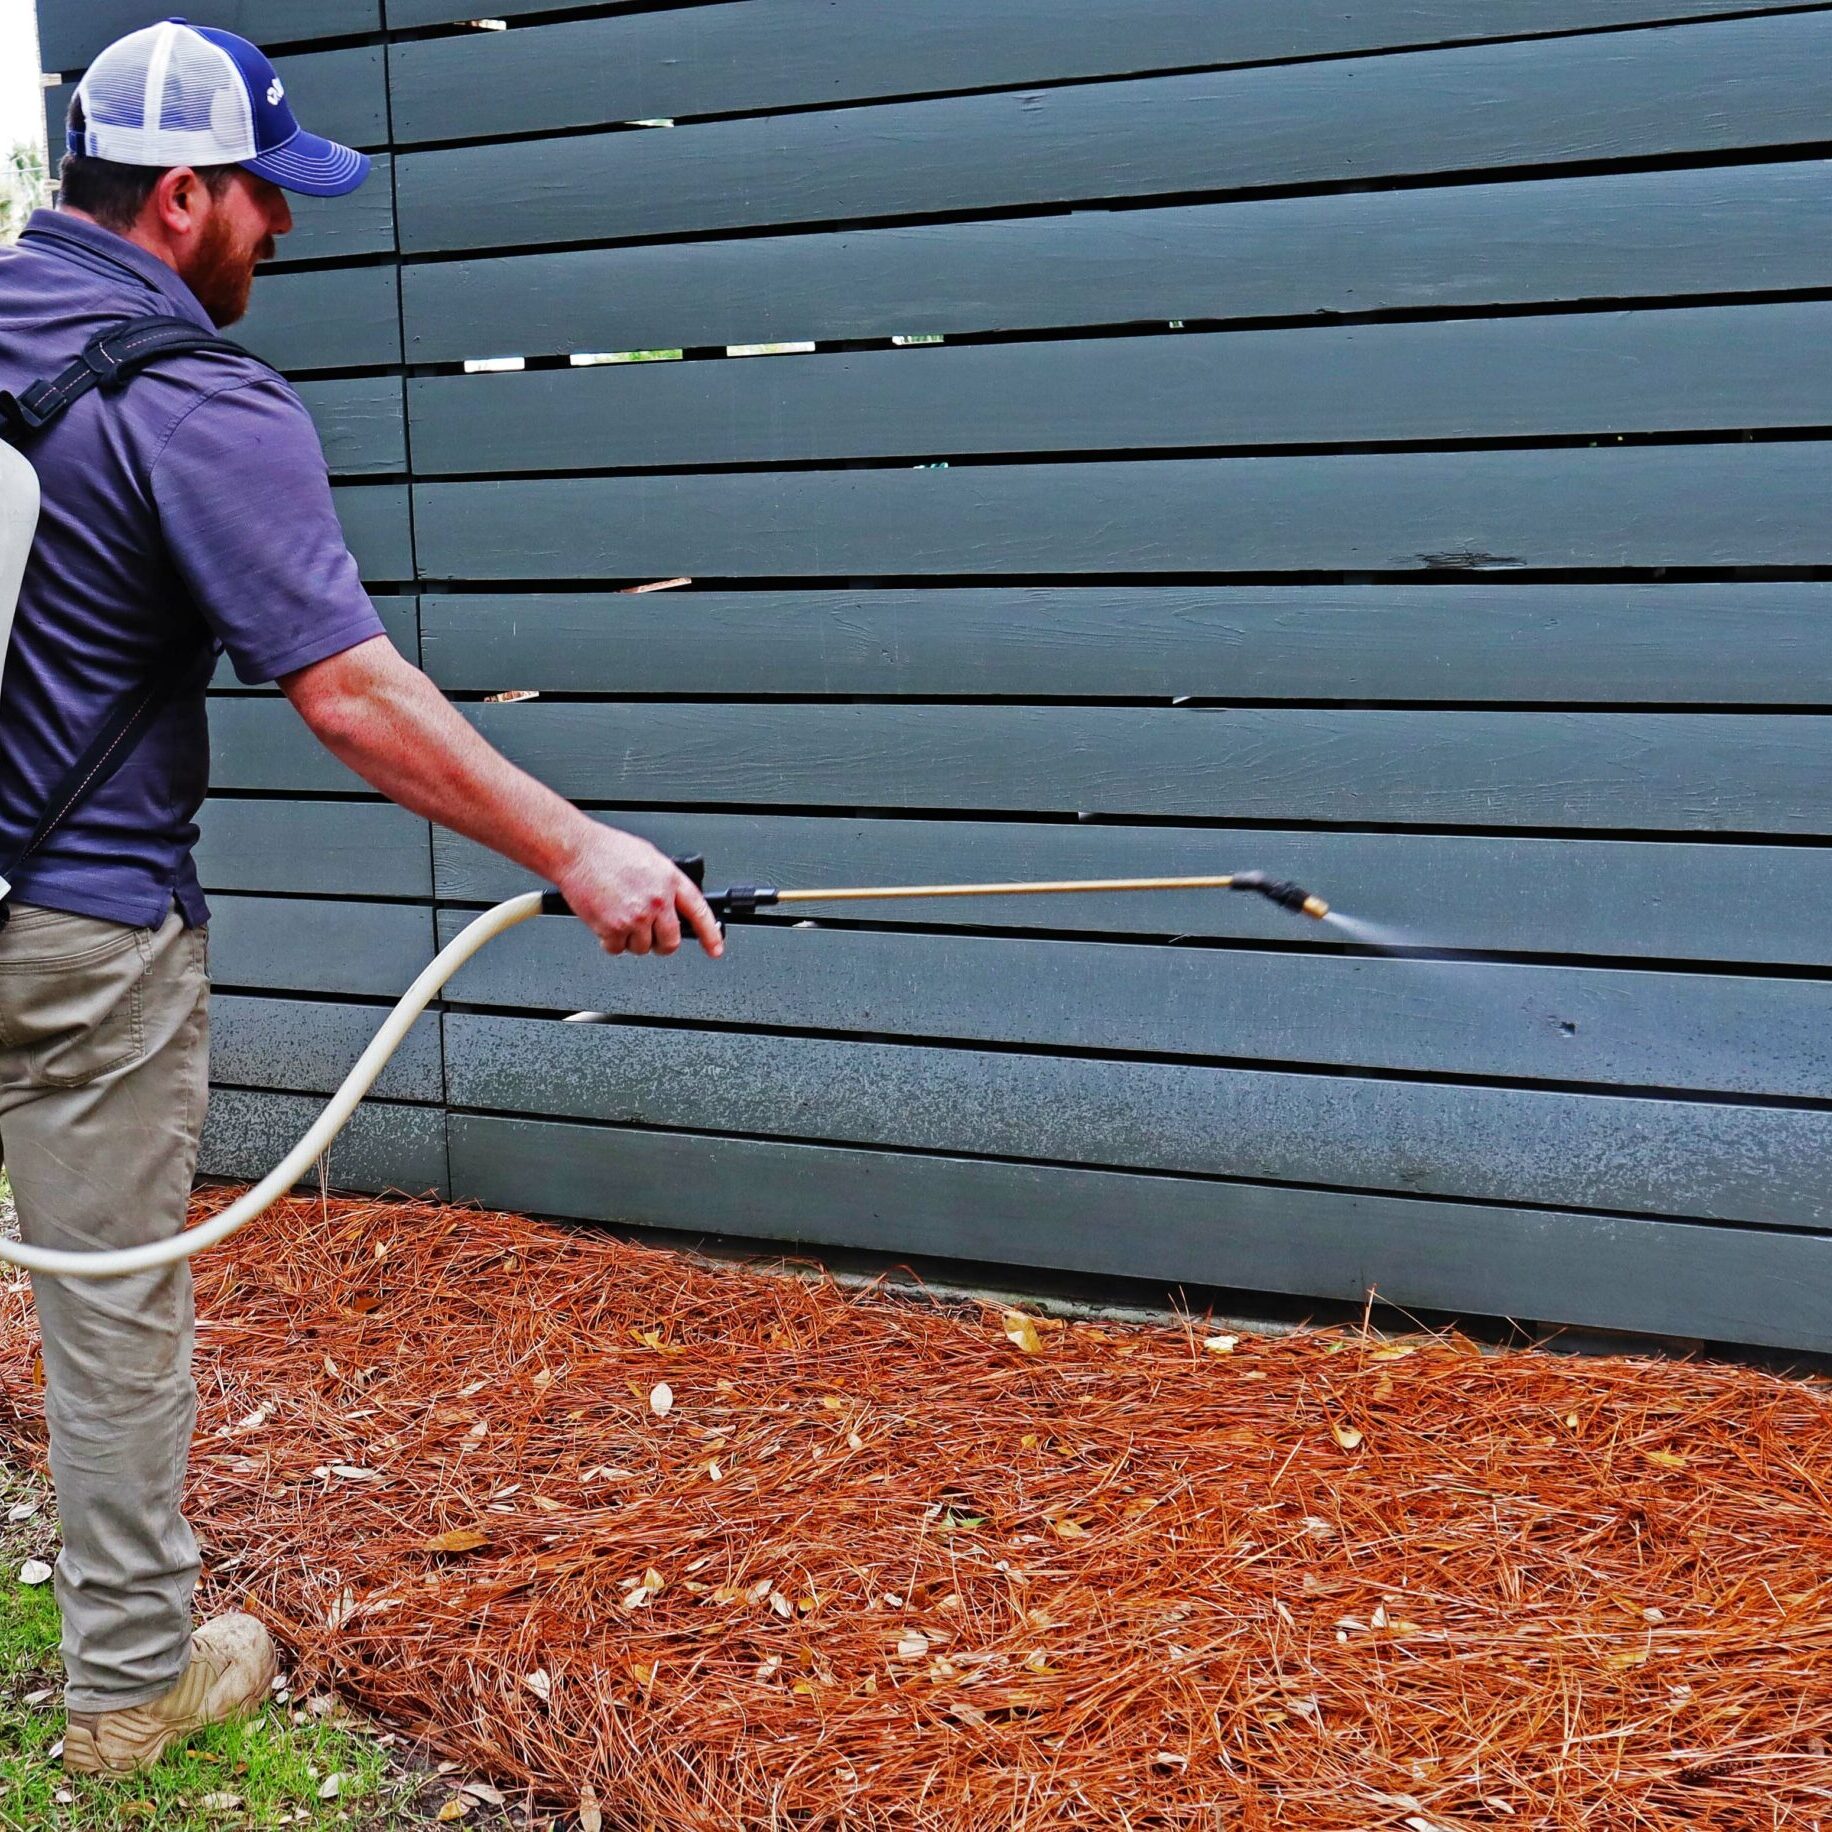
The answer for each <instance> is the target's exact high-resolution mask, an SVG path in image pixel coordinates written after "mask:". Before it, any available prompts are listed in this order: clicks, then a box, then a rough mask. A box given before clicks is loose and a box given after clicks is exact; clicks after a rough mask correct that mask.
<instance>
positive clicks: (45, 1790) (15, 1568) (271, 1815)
mask: <svg viewBox="0 0 1832 1832" xmlns="http://www.w3.org/2000/svg"><path fill="white" fill-rule="evenodd" d="M21 1502H32V1503H36V1504H37V1505H38V1509H39V1512H38V1513H37V1514H36V1515H34V1516H33V1518H32V1519H30V1520H28V1521H23V1522H17V1523H9V1522H7V1520H6V1511H7V1510H8V1509H9V1508H11V1507H12V1506H13V1505H14V1504H15V1503H21ZM55 1552H56V1529H55V1526H54V1524H53V1522H52V1519H51V1507H50V1498H49V1496H48V1494H47V1493H46V1492H45V1491H44V1490H43V1488H42V1487H41V1486H40V1485H37V1484H35V1483H33V1482H31V1481H30V1480H29V1479H27V1478H25V1477H22V1476H21V1475H20V1474H18V1472H16V1471H13V1470H9V1469H6V1468H5V1467H4V1466H0V1828H3V1829H4V1832H140V1829H141V1828H146V1827H157V1828H159V1832H239V1829H240V1828H242V1827H268V1826H303V1827H326V1828H330V1827H337V1828H340V1832H396V1828H407V1827H425V1826H427V1825H428V1824H429V1823H430V1822H433V1821H434V1820H435V1816H436V1814H437V1812H438V1809H439V1807H440V1806H441V1804H443V1802H444V1801H446V1800H447V1799H449V1798H451V1793H450V1788H451V1786H452V1783H453V1782H456V1781H457V1780H458V1779H459V1777H456V1776H454V1777H452V1780H451V1781H450V1782H447V1781H436V1780H434V1779H433V1778H432V1777H430V1776H428V1775H427V1774H426V1773H425V1772H424V1771H423V1770H421V1769H416V1768H413V1767H410V1766H409V1765H408V1764H407V1763H405V1762H403V1761H402V1760H401V1759H400V1758H399V1757H398V1755H397V1754H396V1753H395V1752H394V1751H393V1750H391V1749H389V1748H386V1747H384V1746H383V1744H382V1743H381V1742H379V1741H378V1740H377V1736H376V1733H375V1732H374V1731H372V1730H371V1729H370V1728H368V1727H367V1726H365V1725H363V1724H361V1723H360V1722H357V1721H355V1720H351V1719H349V1718H347V1717H346V1716H345V1715H344V1714H343V1713H342V1712H341V1711H340V1710H337V1709H336V1708H334V1707H332V1705H331V1701H330V1700H328V1699H326V1698H323V1697H320V1698H319V1699H317V1700H316V1701H305V1702H303V1703H302V1702H300V1701H296V1700H286V1699H280V1698H276V1699H275V1700H273V1701H272V1702H270V1703H269V1704H268V1706H267V1707H266V1709H265V1710H264V1711H263V1712H262V1713H261V1714H260V1716H259V1717H257V1718H254V1719H252V1720H250V1721H249V1722H247V1723H245V1724H238V1725H221V1726H218V1727H216V1728H214V1729H211V1730H207V1731H203V1732H201V1733H199V1735H197V1736H196V1737H194V1738H193V1739H191V1741H190V1742H189V1743H188V1744H187V1745H185V1746H184V1747H183V1748H182V1749H174V1750H172V1751H169V1752H168V1753H167V1755H166V1757H165V1758H164V1760H163V1761H161V1762H160V1763H158V1764H157V1766H155V1767H154V1768H152V1769H149V1770H148V1771H146V1772H145V1773H144V1774H140V1775H134V1776H129V1777H124V1778H122V1779H120V1780H107V1781H94V1780H87V1779H83V1778H81V1777H77V1776H66V1775H65V1774H64V1772H63V1766H62V1764H61V1763H60V1762H59V1761H58V1759H57V1757H56V1756H55V1755H54V1754H53V1753H52V1752H53V1751H54V1750H55V1749H56V1748H57V1745H58V1740H59V1738H61V1737H62V1735H63V1710H62V1705H61V1696H62V1683H63V1672H62V1668H61V1666H60V1664H59V1661H58V1655H57V1641H58V1614H57V1602H56V1599H55V1597H54V1596H53V1595H52V1590H51V1586H50V1585H49V1584H41V1585H26V1584H22V1583H21V1582H20V1581H19V1570H20V1567H21V1565H22V1564H23V1563H24V1562H25V1560H26V1559H28V1558H39V1559H43V1560H45V1561H46V1562H49V1561H50V1559H51V1558H52V1557H54V1556H55ZM314 1707H315V1708H314ZM332 1775H337V1776H339V1777H340V1782H339V1786H338V1791H337V1793H336V1795H335V1797H334V1798H332V1799H329V1800H324V1799H320V1797H319V1790H320V1789H321V1787H322V1786H323V1785H324V1784H325V1782H326V1781H327V1780H328V1779H329V1777H330V1776H332ZM462 1823H463V1824H464V1826H465V1827H466V1828H467V1832H469V1829H470V1828H477V1827H483V1826H492V1825H493V1826H504V1825H512V1824H513V1825H520V1824H524V1823H526V1822H524V1821H523V1820H521V1818H520V1816H519V1815H518V1816H516V1817H515V1818H512V1819H511V1818H508V1817H505V1816H503V1815H499V1814H497V1813H494V1812H491V1811H489V1810H487V1809H486V1808H484V1807H482V1806H481V1805H479V1806H477V1807H476V1808H475V1810H474V1811H472V1812H470V1813H467V1815H466V1817H465V1819H464V1820H463V1822H462ZM537 1823H538V1822H537Z"/></svg>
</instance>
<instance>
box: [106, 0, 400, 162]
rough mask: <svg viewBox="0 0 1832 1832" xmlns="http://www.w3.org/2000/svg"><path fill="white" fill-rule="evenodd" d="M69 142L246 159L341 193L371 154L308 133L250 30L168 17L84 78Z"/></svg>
mask: <svg viewBox="0 0 1832 1832" xmlns="http://www.w3.org/2000/svg"><path fill="white" fill-rule="evenodd" d="M76 93H77V97H78V99H79V100H80V101H81V102H82V105H83V127H82V130H81V131H80V132H79V131H78V130H77V129H75V128H72V129H71V130H70V151H71V152H73V153H75V154H77V155H79V156H82V155H85V154H86V155H87V156H88V157H89V158H91V159H111V160H113V161H115V162H116V163H117V164H120V165H153V166H160V167H171V166H175V165H199V166H207V165H239V166H243V167H245V168H246V169H247V170H248V171H250V172H253V173H254V174H255V176H256V177H257V178H265V179H267V180H268V181H269V182H270V183H272V184H277V185H280V186H283V187H284V188H285V189H286V190H288V191H301V192H303V193H304V194H305V195H306V196H308V197H342V196H343V195H344V193H345V192H347V191H354V190H355V189H356V187H357V186H358V185H359V184H361V183H362V181H363V180H364V179H365V178H367V177H368V176H369V157H368V155H367V154H366V153H358V152H353V151H352V150H351V149H350V148H349V147H347V146H339V145H338V144H337V142H336V141H335V140H324V139H321V138H319V136H318V135H317V134H308V133H307V132H306V131H305V130H304V129H303V128H302V127H301V126H300V125H299V123H298V122H297V121H296V120H295V119H294V118H293V111H292V107H291V105H290V104H289V103H288V102H287V99H286V86H285V85H284V84H283V83H282V82H281V81H280V78H279V77H278V75H276V74H275V71H274V67H273V65H272V64H271V63H269V62H268V61H267V55H266V53H265V52H263V51H262V50H261V49H260V48H259V47H258V46H256V45H251V44H250V43H249V42H248V40H247V39H246V38H238V37H236V35H235V34H234V33H233V32H222V31H218V30H216V29H215V28H214V27H212V26H202V25H192V24H191V23H190V22H189V21H188V20H184V19H168V20H166V21H165V22H164V23H163V24H161V25H149V26H148V27H147V28H146V29H145V30H144V31H141V32H130V33H129V34H128V35H127V37H125V38H118V39H116V40H115V42H114V43H113V44H111V45H110V46H109V47H108V48H107V50H105V51H103V52H102V53H101V55H100V56H99V57H97V58H96V60H95V62H94V63H92V64H91V65H90V66H89V68H88V70H87V72H86V73H85V74H84V76H83V80H82V82H81V83H80V84H79V85H78V86H77V91H76Z"/></svg>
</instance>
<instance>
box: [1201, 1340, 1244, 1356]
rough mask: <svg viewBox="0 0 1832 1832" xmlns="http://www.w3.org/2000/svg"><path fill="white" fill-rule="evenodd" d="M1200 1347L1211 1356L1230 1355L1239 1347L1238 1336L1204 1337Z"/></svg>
mask: <svg viewBox="0 0 1832 1832" xmlns="http://www.w3.org/2000/svg"><path fill="white" fill-rule="evenodd" d="M1202 1346H1203V1347H1204V1348H1205V1349H1207V1350H1208V1352H1209V1353H1210V1354H1211V1355H1232V1354H1233V1353H1234V1351H1235V1349H1236V1348H1238V1347H1239V1346H1240V1338H1239V1337H1238V1336H1204V1337H1203V1339H1202Z"/></svg>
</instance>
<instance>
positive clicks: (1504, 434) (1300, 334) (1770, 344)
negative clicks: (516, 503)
mask: <svg viewBox="0 0 1832 1832" xmlns="http://www.w3.org/2000/svg"><path fill="white" fill-rule="evenodd" d="M1499 376H1506V377H1507V385H1506V386H1505V387H1497V385H1496V378H1497V377H1499ZM317 386H319V387H320V388H326V387H330V386H332V384H323V383H321V384H317ZM335 386H336V387H337V388H338V389H340V390H343V391H346V392H344V393H340V394H339V395H338V396H337V397H336V398H337V401H338V404H339V418H338V420H337V421H335V422H334V424H336V425H337V426H338V427H339V430H340V435H341V436H340V445H339V450H340V452H342V453H343V454H344V456H343V462H344V463H345V464H346V466H354V465H355V464H357V463H358V462H364V463H374V462H379V461H380V459H382V458H383V457H385V456H386V442H385V441H383V440H379V439H378V438H377V430H378V429H374V428H372V427H371V426H370V425H369V419H370V418H373V417H374V415H373V409H372V407H370V404H369V401H368V396H367V395H365V396H364V397H363V405H364V408H365V410H366V417H364V418H363V420H362V422H361V424H360V427H357V426H349V425H347V422H349V421H351V420H354V419H356V418H357V413H356V408H355V403H354V402H353V401H352V400H351V398H350V395H349V392H348V391H350V390H352V389H353V388H354V387H355V385H354V384H350V383H339V384H335ZM370 392H371V393H373V392H374V390H371V391H370ZM397 406H398V400H397ZM408 411H409V412H410V413H411V415H412V418H413V444H414V465H415V470H416V473H417V474H418V475H420V476H422V477H437V476H465V475H481V474H485V473H489V472H503V471H513V472H521V473H533V472H543V471H580V470H609V469H629V470H635V469H646V468H649V467H653V466H663V465H695V466H702V465H703V466H716V465H733V464H771V463H794V462H801V461H809V460H832V459H843V458H921V457H936V458H944V457H960V456H998V455H1014V454H1029V453H1068V452H1081V453H1092V452H1123V451H1169V450H1175V449H1177V448H1189V447H1200V446H1220V447H1225V446H1258V447H1273V446H1285V445H1350V444H1361V443H1366V442H1371V441H1391V442H1399V441H1413V440H1419V441H1425V440H1450V439H1518V438H1553V437H1570V436H1573V435H1577V434H1595V435H1605V434H1611V433H1651V432H1707V431H1726V430H1728V431H1736V430H1742V429H1749V428H1766V427H1776V428H1782V427H1787V428H1797V427H1818V426H1827V425H1832V303H1828V302H1824V301H1814V302H1812V303H1788V304H1778V305H1746V306H1728V307H1718V308H1714V309H1704V308H1701V309H1696V310H1684V309H1681V310H1668V311H1651V312H1608V313H1572V314H1564V313H1560V314H1557V315H1553V316H1547V317H1532V318H1502V319H1495V320H1487V321H1482V320H1478V321H1474V322H1454V323H1448V324H1380V325H1356V326H1352V327H1345V328H1341V329H1319V330H1294V331H1236V332H1212V333H1208V334H1202V333H1196V334H1190V333H1181V334H1178V333H1171V334H1168V335H1164V336H1157V337H1122V338H1113V337H1098V338H1065V339H1059V340H1052V341H1050V342H1047V343H1033V344H1012V343H1005V344H991V345H979V346H974V347H971V348H966V349H935V348H929V347H918V348H914V349H904V350H871V351H844V352H837V351H836V352H833V353H831V354H828V353H822V354H819V355H803V356H794V357H789V358H785V359H782V360H779V361H775V362H681V363H630V364H618V365H611V366H605V367H594V368H583V369H547V370H529V371H525V372H522V373H508V374H485V375H449V376H429V377H422V378H420V379H417V380H414V381H411V382H409V384H408ZM387 430H389V431H392V430H394V428H393V426H392V424H390V425H389V427H388V429H387ZM359 432H360V433H361V434H362V435H364V436H363V437H358V436H357V435H358V433H359Z"/></svg>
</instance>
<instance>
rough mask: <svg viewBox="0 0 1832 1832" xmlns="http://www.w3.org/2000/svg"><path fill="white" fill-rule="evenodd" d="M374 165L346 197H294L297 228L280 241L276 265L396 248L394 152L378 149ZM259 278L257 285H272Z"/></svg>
mask: <svg viewBox="0 0 1832 1832" xmlns="http://www.w3.org/2000/svg"><path fill="white" fill-rule="evenodd" d="M374 157H375V169H374V170H373V171H372V172H371V173H370V174H369V179H368V182H367V183H366V184H365V185H363V187H362V188H361V190H358V191H352V192H351V193H350V195H349V196H347V197H295V198H293V199H292V200H291V201H292V208H293V227H292V233H291V234H290V235H288V236H287V237H286V239H285V240H284V241H283V242H281V244H280V251H279V255H278V257H277V259H276V261H275V266H276V267H277V268H279V269H281V270H284V269H285V267H286V266H287V264H288V263H297V262H300V261H328V260H354V259H356V258H357V257H359V256H363V255H386V254H393V253H394V251H395V245H394V180H393V155H392V154H391V153H377V154H375V156H374ZM270 284H272V282H271V281H270V280H268V279H265V278H263V279H260V280H258V281H257V282H256V286H257V288H258V287H261V286H266V285H270Z"/></svg>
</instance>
